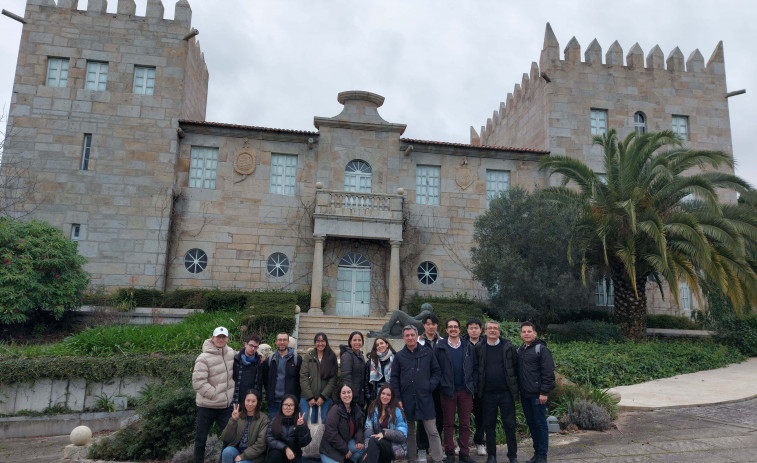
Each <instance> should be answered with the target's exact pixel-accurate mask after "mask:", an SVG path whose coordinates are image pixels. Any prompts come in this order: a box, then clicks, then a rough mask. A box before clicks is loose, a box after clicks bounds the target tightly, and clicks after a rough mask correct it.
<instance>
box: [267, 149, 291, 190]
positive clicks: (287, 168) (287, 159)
mask: <svg viewBox="0 0 757 463" xmlns="http://www.w3.org/2000/svg"><path fill="white" fill-rule="evenodd" d="M296 190H297V156H294V155H291V154H272V155H271V188H270V192H271V193H273V194H277V195H287V196H294V195H295V192H296Z"/></svg>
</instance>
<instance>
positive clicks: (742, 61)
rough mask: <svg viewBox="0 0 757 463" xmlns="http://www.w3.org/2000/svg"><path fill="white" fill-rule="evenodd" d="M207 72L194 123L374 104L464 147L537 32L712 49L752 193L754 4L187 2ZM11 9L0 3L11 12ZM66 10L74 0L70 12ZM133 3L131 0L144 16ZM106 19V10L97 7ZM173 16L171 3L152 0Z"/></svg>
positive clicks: (269, 118)
mask: <svg viewBox="0 0 757 463" xmlns="http://www.w3.org/2000/svg"><path fill="white" fill-rule="evenodd" d="M189 1H190V3H191V5H192V9H193V18H192V23H193V26H194V27H196V28H197V29H199V31H200V35H199V36H198V39H199V41H200V44H201V47H202V50H203V51H204V53H205V60H206V62H207V65H208V69H209V71H210V89H209V96H208V111H207V120H210V121H216V122H229V123H238V124H245V125H259V126H266V127H279V128H287V129H300V130H315V128H314V127H313V117H314V116H334V115H336V114H338V113H339V111H340V110H341V105H340V104H339V103H338V102H337V101H336V95H337V93H339V92H340V91H343V90H368V91H371V92H374V93H378V94H380V95H383V96H384V97H386V102H385V103H384V106H383V107H382V108H381V109H380V112H381V115H382V116H383V117H384V119H386V120H388V121H390V122H395V123H404V124H407V126H408V127H407V131H406V132H405V134H404V136H405V137H408V138H419V139H427V140H441V141H450V142H460V143H468V142H469V134H470V126H473V127H475V128H476V130H479V129H480V127H481V126H482V125H484V124H485V123H486V118H487V117H490V116H491V114H492V111H493V110H495V109H497V108H498V107H499V102H500V101H504V100H505V99H506V97H507V93H508V92H511V91H512V89H513V85H514V84H515V83H519V82H520V81H521V76H522V74H523V73H524V72H529V69H530V66H531V62H532V61H537V62H538V61H539V53H540V51H541V48H542V44H543V39H544V28H545V25H546V23H547V22H549V23H551V25H552V28H553V30H554V32H555V34H556V35H557V39H558V40H559V42H560V47H561V49H563V48H564V47H565V45H566V44H567V43H568V41H569V40H570V38H571V37H572V36H575V37H576V38H577V39H578V41H579V43H580V44H581V47H582V50H581V51H582V54H583V51H584V50H585V49H586V47H587V46H588V45H589V43H590V42H591V41H592V39H594V38H596V39H597V40H598V41H599V43H600V45H601V46H602V49H603V54H604V53H605V52H606V51H607V49H608V48H609V46H610V45H611V44H612V42H613V41H614V40H618V42H619V43H620V45H621V47H622V48H623V54H624V56H625V54H626V53H627V52H628V50H629V49H630V48H631V46H632V45H633V44H634V43H635V42H638V43H639V45H640V46H641V47H642V49H643V50H644V54H645V55H646V54H647V53H648V52H649V50H650V49H651V48H652V47H653V46H654V45H656V44H657V45H659V46H660V48H662V50H663V52H664V53H665V55H666V57H667V55H668V53H669V52H670V51H671V50H672V49H673V48H675V47H676V46H678V47H680V49H681V51H682V52H683V54H684V57H688V56H689V54H690V53H691V52H692V51H693V50H694V49H696V48H698V49H699V50H700V52H701V53H702V55H703V56H704V58H705V62H706V61H707V60H708V59H709V57H710V55H711V54H712V51H713V50H714V49H715V46H716V45H717V43H718V41H720V40H722V41H723V42H724V47H725V65H726V75H727V84H728V90H729V91H733V90H739V89H746V90H747V93H746V94H745V95H740V96H735V97H732V98H730V99H729V106H730V115H731V128H732V134H733V149H734V155H735V158H736V162H737V168H736V172H737V174H739V175H741V176H742V177H744V178H746V179H747V180H748V181H750V182H751V183H752V184H753V185H755V186H757V156H755V155H754V154H755V149H754V148H753V144H752V143H750V141H749V138H748V137H749V136H750V134H754V133H755V132H757V130H756V129H757V124H756V121H757V53H755V47H756V46H757V28H756V27H754V24H753V22H754V20H755V19H756V18H757V3H755V2H754V0H739V1H737V0H733V1H732V0H720V1H717V2H713V1H711V0H707V1H703V0H689V1H686V2H684V1H682V0H680V1H679V0H668V1H660V0H654V1H650V0H634V1H632V2H629V1H624V2H616V1H611V0H603V1H600V0H571V1H557V0H542V1H538V2H514V1H506V0H476V1H474V0H469V1H461V0H381V1H379V0H363V1H358V0H321V1H314V0H300V1H290V0H265V1H264V0H189ZM25 3H26V2H25V0H0V6H1V7H2V8H4V9H7V10H9V11H11V12H14V13H16V14H19V15H23V12H24V7H25ZM79 3H80V5H79V8H80V9H85V8H86V0H80V1H79ZM146 3H147V0H137V14H138V15H144V12H145V7H146ZM108 4H109V5H108V11H109V12H114V11H115V9H116V1H115V0H110V1H109V2H108ZM164 4H165V5H166V16H167V17H168V18H172V17H173V8H174V7H173V1H172V0H164ZM20 34H21V24H20V23H17V22H15V21H13V20H11V19H9V18H6V17H4V16H2V17H0V62H1V63H4V65H3V66H0V104H4V105H5V108H6V111H7V107H8V105H9V104H10V99H11V91H12V81H13V74H14V69H15V63H16V59H17V56H18V43H19V38H20Z"/></svg>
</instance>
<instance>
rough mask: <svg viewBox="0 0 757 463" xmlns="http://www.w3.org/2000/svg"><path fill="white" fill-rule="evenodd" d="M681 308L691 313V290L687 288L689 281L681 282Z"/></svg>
mask: <svg viewBox="0 0 757 463" xmlns="http://www.w3.org/2000/svg"><path fill="white" fill-rule="evenodd" d="M681 309H682V310H683V311H684V313H686V314H691V290H690V289H689V283H688V282H685V281H682V282H681Z"/></svg>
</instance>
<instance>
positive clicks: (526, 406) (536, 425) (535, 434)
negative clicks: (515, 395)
mask: <svg viewBox="0 0 757 463" xmlns="http://www.w3.org/2000/svg"><path fill="white" fill-rule="evenodd" d="M520 403H521V405H523V414H524V415H526V423H528V429H529V430H530V431H531V438H532V439H533V441H534V453H535V454H536V455H539V456H543V457H546V456H547V449H548V448H549V427H548V426H547V404H540V403H539V398H538V397H522V398H521V399H520Z"/></svg>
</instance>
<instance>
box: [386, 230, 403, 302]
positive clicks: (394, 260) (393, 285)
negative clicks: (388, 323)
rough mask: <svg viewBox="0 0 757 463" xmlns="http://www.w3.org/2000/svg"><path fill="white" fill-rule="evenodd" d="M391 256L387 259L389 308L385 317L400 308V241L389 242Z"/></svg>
mask: <svg viewBox="0 0 757 463" xmlns="http://www.w3.org/2000/svg"><path fill="white" fill-rule="evenodd" d="M389 244H391V245H392V254H391V256H390V257H389V306H388V307H387V308H386V309H387V310H386V312H387V315H388V314H390V313H392V312H394V311H395V310H398V309H399V308H400V244H402V241H395V240H391V241H389Z"/></svg>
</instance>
